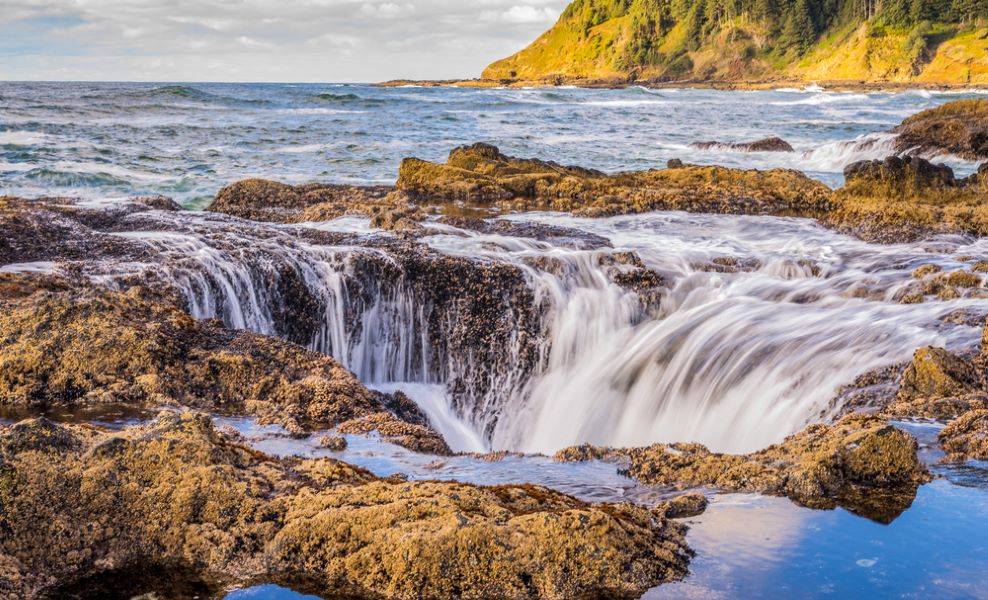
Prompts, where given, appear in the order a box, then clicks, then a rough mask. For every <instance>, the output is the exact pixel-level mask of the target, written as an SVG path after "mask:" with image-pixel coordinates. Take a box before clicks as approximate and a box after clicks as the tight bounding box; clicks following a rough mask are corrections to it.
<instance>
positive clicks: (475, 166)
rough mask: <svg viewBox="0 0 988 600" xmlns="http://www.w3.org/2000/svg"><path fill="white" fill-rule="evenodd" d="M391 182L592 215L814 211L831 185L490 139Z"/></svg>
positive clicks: (426, 195)
mask: <svg viewBox="0 0 988 600" xmlns="http://www.w3.org/2000/svg"><path fill="white" fill-rule="evenodd" d="M396 185H397V187H398V188H399V189H400V190H402V191H404V192H405V193H407V194H408V195H409V196H410V197H411V198H413V199H414V200H416V201H418V202H423V203H429V202H440V203H442V202H445V203H449V202H456V203H461V204H467V205H487V206H493V207H496V208H499V209H501V210H505V211H516V210H535V209H543V210H558V211H566V212H572V213H574V214H577V215H581V216H592V217H599V216H608V215H617V214H629V213H641V212H647V211H653V210H685V211H690V212H712V213H728V214H756V215H767V214H777V215H778V214H784V215H802V216H816V215H819V214H821V213H822V212H824V211H826V210H829V209H830V208H831V204H830V191H829V189H828V188H827V187H826V186H824V185H823V184H821V183H819V182H816V181H813V180H812V179H810V178H808V177H806V176H805V175H803V174H801V173H798V172H796V171H787V170H782V169H774V170H770V171H757V170H746V171H745V170H737V169H728V168H724V167H700V166H694V165H684V166H682V167H679V168H673V169H661V170H652V171H637V172H628V173H618V174H615V175H607V174H604V173H601V172H599V171H593V170H589V169H584V168H580V167H568V166H562V165H558V164H556V163H552V162H546V161H541V160H534V159H519V158H513V157H510V156H506V155H504V154H502V153H501V152H500V151H499V150H498V149H497V148H495V147H494V146H491V145H489V144H475V145H473V146H468V147H462V148H457V149H455V150H453V152H452V153H451V154H450V156H449V160H448V161H447V162H446V163H445V164H437V163H431V162H427V161H423V160H419V159H416V158H409V159H406V160H405V161H403V162H402V165H401V168H400V171H399V175H398V182H397V184H396Z"/></svg>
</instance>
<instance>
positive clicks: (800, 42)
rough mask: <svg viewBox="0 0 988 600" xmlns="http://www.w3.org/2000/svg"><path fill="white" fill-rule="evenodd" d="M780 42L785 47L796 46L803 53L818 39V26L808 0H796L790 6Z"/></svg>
mask: <svg viewBox="0 0 988 600" xmlns="http://www.w3.org/2000/svg"><path fill="white" fill-rule="evenodd" d="M788 13H789V14H788V15H787V16H786V25H785V27H784V28H783V30H782V36H781V39H780V43H781V45H782V47H783V48H786V49H788V48H795V49H796V51H797V52H799V53H800V54H802V53H803V52H806V50H807V49H808V48H809V47H810V46H811V45H812V44H813V42H814V41H816V27H815V26H814V25H813V18H812V17H811V16H810V7H809V5H808V4H807V2H806V0H796V1H795V2H794V3H793V5H792V6H791V7H789V10H788Z"/></svg>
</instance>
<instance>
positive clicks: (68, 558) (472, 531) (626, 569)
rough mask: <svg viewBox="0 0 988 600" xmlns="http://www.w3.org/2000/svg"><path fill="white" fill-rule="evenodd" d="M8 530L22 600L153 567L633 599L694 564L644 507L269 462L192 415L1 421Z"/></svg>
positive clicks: (331, 588) (380, 587) (527, 489)
mask: <svg viewBox="0 0 988 600" xmlns="http://www.w3.org/2000/svg"><path fill="white" fill-rule="evenodd" d="M0 531H3V534H4V535H2V536H0V590H2V592H3V594H4V595H6V596H13V597H56V596H58V594H59V591H60V590H65V589H67V588H71V586H72V585H73V584H75V583H77V582H81V581H87V580H92V578H93V577H94V576H96V577H98V576H99V575H100V574H106V575H108V576H112V575H113V574H114V573H119V572H121V571H126V570H128V569H131V570H133V569H137V570H140V569H141V568H142V566H143V567H145V568H148V567H149V566H154V565H171V566H174V567H179V568H181V569H182V570H183V571H185V572H187V573H190V574H194V575H196V576H197V577H198V578H199V579H200V580H201V581H204V582H213V583H214V585H215V584H220V585H229V584H236V583H241V584H242V583H246V582H251V583H253V582H258V581H278V582H291V581H304V582H305V583H306V589H314V590H318V591H319V592H320V593H323V594H327V595H330V594H345V595H347V596H349V597H361V598H362V597H367V598H371V597H373V598H420V597H429V598H460V597H511V598H536V597H538V598H571V597H584V596H587V597H590V596H592V597H628V596H635V595H639V594H641V593H643V592H644V591H645V590H646V589H648V588H650V587H652V586H654V585H657V584H659V583H661V582H664V581H670V580H673V579H678V578H681V577H683V576H684V575H685V574H686V563H687V559H688V556H689V552H688V550H687V548H686V546H685V543H684V538H683V533H684V528H683V527H682V526H680V525H678V524H676V523H673V522H671V521H668V520H666V518H665V517H663V516H662V515H660V514H657V513H655V512H652V511H649V510H648V509H646V508H642V507H638V506H635V505H632V504H588V503H585V502H581V501H579V500H576V499H574V498H572V497H570V496H566V495H564V494H560V493H558V492H553V491H551V490H548V489H546V488H542V487H538V486H501V487H496V488H486V487H479V486H473V485H467V484H461V483H440V482H396V481H391V480H383V479H379V478H377V477H375V476H374V475H372V474H371V473H369V472H367V471H365V470H363V469H359V468H356V467H352V466H350V465H347V464H345V463H342V462H338V461H334V460H331V459H320V460H300V459H285V460H282V459H275V458H272V457H269V456H266V455H264V454H261V453H259V452H256V451H253V450H249V449H247V448H245V447H243V446H240V445H238V444H237V443H235V442H233V441H231V440H229V439H227V438H226V437H224V436H223V435H222V434H221V433H219V432H217V431H216V430H215V429H214V428H213V426H212V423H211V422H210V420H209V419H208V418H206V417H204V416H199V415H194V414H188V413H187V414H183V415H178V414H168V415H162V416H160V417H159V418H158V419H156V420H155V421H153V422H151V423H150V424H148V425H145V426H139V427H132V428H129V429H126V430H124V431H121V432H117V433H110V432H103V431H100V430H98V429H97V428H93V427H82V426H60V425H55V424H53V423H51V422H49V421H46V420H44V419H39V420H32V421H24V422H21V423H18V424H16V425H12V426H3V427H0ZM217 587H218V586H217Z"/></svg>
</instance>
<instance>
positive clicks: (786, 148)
mask: <svg viewBox="0 0 988 600" xmlns="http://www.w3.org/2000/svg"><path fill="white" fill-rule="evenodd" d="M690 145H691V146H693V147H694V148H699V149H700V150H712V149H725V150H734V151H736V152H795V151H796V150H795V148H793V147H792V146H791V145H790V144H789V142H787V141H785V140H784V139H782V138H779V137H768V138H764V139H761V140H756V141H754V142H694V143H693V144H690Z"/></svg>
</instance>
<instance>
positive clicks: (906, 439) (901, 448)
mask: <svg viewBox="0 0 988 600" xmlns="http://www.w3.org/2000/svg"><path fill="white" fill-rule="evenodd" d="M556 458H557V459H558V460H561V461H583V460H601V459H603V460H618V461H627V464H628V466H627V468H626V469H625V472H626V473H627V474H628V475H629V476H630V477H634V478H635V479H638V480H639V481H642V482H644V483H648V484H655V485H666V486H671V487H674V488H679V489H688V488H695V487H701V486H713V487H717V488H721V489H725V490H736V491H752V492H763V493H768V494H779V495H785V496H788V497H789V498H790V499H792V500H793V501H794V502H797V503H799V504H802V505H805V506H809V507H812V508H834V507H836V506H843V507H845V508H847V509H849V510H852V511H854V512H858V513H860V514H862V515H864V516H869V517H871V518H874V519H876V520H888V519H889V517H891V518H894V517H895V516H897V515H898V514H900V513H901V512H902V511H903V510H905V509H906V508H908V507H909V505H910V504H911V502H912V499H913V498H914V497H915V494H916V489H917V488H918V486H919V485H920V484H921V483H924V482H926V481H928V480H929V475H928V474H927V472H926V470H925V469H924V468H923V466H922V465H921V464H920V462H919V459H918V458H917V444H916V441H915V440H914V439H913V438H912V437H911V436H910V435H909V434H907V433H905V432H904V431H901V430H899V429H897V428H895V427H893V426H892V425H889V424H888V423H887V422H885V421H884V420H882V419H880V418H878V417H874V416H868V415H858V414H854V415H848V416H846V417H844V418H842V419H841V420H840V421H838V422H837V423H835V424H833V425H811V426H810V427H808V428H807V429H805V430H804V431H802V432H800V433H797V434H795V435H793V436H790V437H789V438H787V439H786V440H785V441H784V442H782V443H781V444H777V445H774V446H770V447H768V448H766V449H764V450H761V451H759V452H755V453H753V454H749V455H743V456H742V455H731V454H718V453H713V452H710V451H709V450H708V449H707V448H706V447H704V446H702V445H700V444H682V443H680V444H656V445H653V446H649V447H645V448H630V449H610V448H598V447H593V446H578V447H574V448H568V449H564V450H561V451H560V452H558V453H557V454H556Z"/></svg>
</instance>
